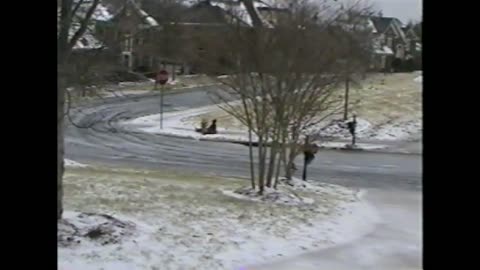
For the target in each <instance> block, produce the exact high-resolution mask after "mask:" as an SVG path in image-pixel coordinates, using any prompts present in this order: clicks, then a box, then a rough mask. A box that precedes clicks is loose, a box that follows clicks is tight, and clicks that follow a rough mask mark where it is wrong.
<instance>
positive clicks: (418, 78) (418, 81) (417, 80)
mask: <svg viewBox="0 0 480 270" xmlns="http://www.w3.org/2000/svg"><path fill="white" fill-rule="evenodd" d="M422 80H423V77H422V75H420V76H418V77H416V78H415V79H413V81H414V82H417V83H422Z"/></svg>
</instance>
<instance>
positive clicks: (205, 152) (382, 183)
mask: <svg viewBox="0 0 480 270" xmlns="http://www.w3.org/2000/svg"><path fill="white" fill-rule="evenodd" d="M204 90H212V89H203V88H199V89H194V90H189V91H182V92H179V93H176V94H169V95H166V96H165V104H166V107H165V109H164V111H165V112H168V111H175V110H183V109H186V108H193V107H199V106H204V105H209V104H211V100H210V98H209V97H208V94H207V93H206V91H204ZM159 110H160V109H159V98H158V96H156V95H153V94H148V95H142V96H135V97H124V98H109V99H106V100H104V101H97V102H95V103H92V104H90V105H88V106H82V107H79V108H76V110H75V111H76V112H75V114H74V116H73V119H74V121H75V122H76V123H78V124H81V125H89V124H93V126H92V127H91V128H88V129H79V128H76V127H74V126H72V125H70V124H68V125H67V127H66V137H65V149H66V153H65V154H66V158H69V159H72V160H75V161H79V162H85V163H96V164H104V165H108V166H122V167H131V168H139V169H141V168H144V169H155V170H161V169H162V168H168V169H169V170H172V169H178V170H182V171H191V172H192V173H201V174H215V175H224V176H239V177H246V176H248V175H249V172H248V148H247V147H245V146H242V145H237V144H231V143H218V142H208V141H196V140H191V139H182V138H175V137H169V136H159V135H153V134H146V133H141V132H132V131H129V130H126V129H124V128H123V126H122V125H121V124H120V123H119V122H120V121H123V120H127V119H132V118H136V117H140V116H145V115H149V114H156V113H159ZM421 160H422V157H421V155H406V154H394V153H366V152H341V151H340V152H339V151H329V150H323V151H321V152H319V154H317V157H316V159H315V160H314V161H313V163H312V164H311V165H310V166H309V178H312V179H318V180H321V181H323V182H327V183H333V184H340V185H345V186H349V187H353V188H364V189H367V190H369V192H368V193H367V200H369V201H370V202H371V203H372V204H374V205H375V206H376V207H377V208H378V209H379V212H380V214H381V215H382V217H383V218H384V223H382V224H379V226H378V229H377V230H376V231H375V232H373V233H372V234H371V235H368V236H365V237H364V238H362V239H360V240H358V241H356V242H354V243H351V244H349V245H346V246H344V247H340V248H337V249H330V250H326V251H320V253H318V254H317V253H316V254H314V255H311V256H310V257H308V256H307V255H305V256H306V257H299V258H298V261H301V262H302V263H306V262H308V263H310V265H311V267H312V268H308V267H307V266H306V265H302V266H301V267H300V268H298V267H297V266H299V265H295V267H294V266H293V265H291V267H290V268H279V266H278V265H276V266H273V265H272V266H271V267H273V268H269V267H270V266H268V265H267V266H265V267H264V268H258V269H333V268H331V267H334V268H335V269H400V268H401V269H419V268H421V211H422V210H421V190H422V183H421V177H422V172H421V171H422V170H421V168H422V164H421ZM392 213H393V214H392ZM394 213H397V214H394ZM399 217H402V218H399ZM399 220H400V221H401V222H398V221H399ZM386 242H388V243H391V244H390V245H389V247H388V248H386V249H387V251H388V250H390V251H391V252H390V253H388V252H387V251H386V250H381V251H379V250H378V248H377V249H376V248H374V247H375V246H378V245H384V243H386ZM357 246H361V247H370V251H364V253H365V254H366V255H365V256H370V257H371V258H374V259H371V260H367V261H365V260H363V261H362V258H363V257H364V256H363V255H359V254H358V248H357ZM378 252H383V253H382V254H383V255H382V256H376V255H378V254H380V253H378ZM385 252H387V253H385ZM332 254H334V255H335V254H336V255H338V256H339V257H338V258H337V257H335V256H333V255H332ZM339 254H340V255H342V254H343V255H342V256H343V257H342V256H340V255H339ZM374 254H376V255H375V256H374ZM332 256H333V257H332ZM322 258H323V259H322ZM375 258H376V259H375ZM345 261H347V262H349V263H353V264H348V263H347V264H345V265H344V263H345ZM360 261H362V263H360ZM295 262H296V259H292V260H291V261H290V262H289V263H295ZM327 262H328V264H326V263H327ZM322 263H323V264H322ZM283 265H287V264H286V263H283ZM342 265H343V266H342ZM377 265H378V266H377ZM322 266H323V267H325V268H323V267H322ZM397 266H398V267H399V268H397ZM292 267H293V268H292ZM302 267H303V268H302ZM342 267H344V268H342ZM352 267H353V268H352ZM363 267H365V268H363Z"/></svg>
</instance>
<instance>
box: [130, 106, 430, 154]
mask: <svg viewBox="0 0 480 270" xmlns="http://www.w3.org/2000/svg"><path fill="white" fill-rule="evenodd" d="M217 110H221V109H220V108H218V106H216V105H210V106H205V107H200V108H195V109H186V110H179V111H175V112H168V113H165V114H164V116H163V129H160V115H159V114H153V115H147V116H144V117H139V118H136V119H131V120H127V121H125V122H124V123H123V124H124V127H125V128H127V129H131V130H140V131H142V132H147V133H153V134H161V135H172V136H179V137H186V138H192V139H196V140H212V141H236V142H248V131H247V129H246V127H243V128H242V127H240V128H239V127H238V126H237V127H222V126H225V125H224V123H222V122H221V120H219V119H217V125H218V127H217V132H218V134H211V135H202V134H200V133H198V132H195V128H198V127H199V126H200V123H195V122H193V121H192V119H198V116H201V115H205V114H212V112H215V111H217ZM209 120H212V119H209ZM357 122H358V124H357V138H358V139H359V140H361V139H369V140H379V141H391V140H405V139H408V138H409V137H410V136H411V135H412V134H416V133H418V132H419V130H421V122H420V120H413V121H405V122H398V121H397V122H395V123H391V124H389V123H387V124H384V125H380V126H373V125H372V124H371V123H369V122H368V121H366V120H364V119H361V118H359V119H357ZM311 131H312V134H314V135H318V138H319V141H318V142H319V144H320V145H321V146H323V147H331V148H339V147H344V146H345V143H344V142H332V141H331V140H332V139H350V138H351V135H350V133H349V132H348V129H347V128H346V124H345V123H344V122H343V121H332V122H331V123H328V124H325V123H320V124H319V125H317V126H315V127H312V128H311ZM252 139H253V141H257V138H256V136H255V135H253V138H252ZM358 147H359V148H362V149H381V148H384V147H386V145H382V144H371V143H362V142H359V143H358Z"/></svg>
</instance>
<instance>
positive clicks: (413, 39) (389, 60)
mask: <svg viewBox="0 0 480 270" xmlns="http://www.w3.org/2000/svg"><path fill="white" fill-rule="evenodd" d="M370 21H371V24H372V25H373V27H374V30H373V33H374V44H375V46H376V48H377V52H376V55H375V62H374V67H375V68H376V69H381V70H391V68H392V67H393V68H394V69H398V67H395V66H398V65H402V63H404V62H405V61H407V60H409V59H413V58H416V59H419V58H421V43H420V39H419V37H418V36H417V35H416V34H415V32H414V31H413V29H412V28H408V29H407V28H406V27H404V26H403V24H402V22H401V21H400V20H399V19H397V18H392V17H378V16H372V17H370Z"/></svg>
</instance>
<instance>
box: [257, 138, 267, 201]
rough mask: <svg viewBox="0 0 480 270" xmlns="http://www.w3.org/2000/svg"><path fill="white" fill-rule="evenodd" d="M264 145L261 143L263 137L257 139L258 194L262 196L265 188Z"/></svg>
mask: <svg viewBox="0 0 480 270" xmlns="http://www.w3.org/2000/svg"><path fill="white" fill-rule="evenodd" d="M264 148H265V145H264V143H263V137H262V136H259V137H258V186H259V187H258V188H259V192H258V194H260V195H263V190H264V188H265V151H264Z"/></svg>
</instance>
